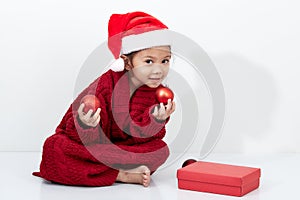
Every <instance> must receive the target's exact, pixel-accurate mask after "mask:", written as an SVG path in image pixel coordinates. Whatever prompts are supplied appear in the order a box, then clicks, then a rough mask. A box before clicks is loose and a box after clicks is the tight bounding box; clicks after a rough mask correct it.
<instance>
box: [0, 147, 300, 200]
mask: <svg viewBox="0 0 300 200" xmlns="http://www.w3.org/2000/svg"><path fill="white" fill-rule="evenodd" d="M40 156H41V154H40V153H39V152H0V159H1V164H0V169H1V170H0V179H1V180H0V199H1V200H10V199H12V200H15V199H18V200H19V199H22V200H27V199H28V200H36V199H41V200H69V199H71V200H77V199H88V200H93V199H95V200H96V199H97V200H100V199H104V200H109V199H122V200H125V199H130V200H135V199H138V200H141V199H142V200H148V199H149V200H150V199H151V200H152V199H156V200H158V199H166V200H173V199H174V200H186V199H188V200H194V199H195V200H196V199H197V200H198V199H205V200H219V199H222V200H223V199H225V200H226V199H255V200H259V199H261V200H268V199H272V200H276V199H280V200H282V199H298V198H299V196H300V195H299V189H300V187H299V179H300V154H269V155H242V154H211V155H210V156H208V157H207V158H206V159H204V160H205V161H212V162H220V163H227V164H235V165H244V166H252V167H259V168H261V169H262V177H261V185H260V187H259V189H257V190H255V191H252V192H251V193H249V194H247V195H245V196H244V197H231V196H224V195H217V194H210V193H201V192H195V191H187V190H179V189H178V188H177V179H176V170H177V168H178V167H180V165H181V163H179V162H177V163H175V164H174V165H172V166H170V167H168V168H164V169H162V170H159V171H158V172H157V173H156V174H154V175H153V176H152V182H151V185H150V187H148V188H144V187H142V186H140V185H132V184H120V183H118V184H114V185H113V186H110V187H92V188H91V187H71V186H62V185H56V184H51V183H49V182H46V181H43V180H42V179H40V178H37V177H34V176H32V175H31V173H32V172H33V171H36V170H38V167H39V162H40ZM180 162H181V161H180Z"/></svg>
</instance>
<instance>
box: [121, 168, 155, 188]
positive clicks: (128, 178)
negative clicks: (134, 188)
mask: <svg viewBox="0 0 300 200" xmlns="http://www.w3.org/2000/svg"><path fill="white" fill-rule="evenodd" d="M117 181H120V182H123V183H138V184H141V185H143V186H144V187H148V186H149V184H150V181H151V177H150V170H149V168H148V167H147V166H145V165H141V166H139V167H137V168H134V169H129V170H122V169H120V170H119V174H118V177H117Z"/></svg>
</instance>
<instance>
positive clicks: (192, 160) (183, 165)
mask: <svg viewBox="0 0 300 200" xmlns="http://www.w3.org/2000/svg"><path fill="white" fill-rule="evenodd" d="M194 162H197V160H195V159H187V160H186V161H184V162H183V164H182V167H185V166H188V165H190V164H192V163H194Z"/></svg>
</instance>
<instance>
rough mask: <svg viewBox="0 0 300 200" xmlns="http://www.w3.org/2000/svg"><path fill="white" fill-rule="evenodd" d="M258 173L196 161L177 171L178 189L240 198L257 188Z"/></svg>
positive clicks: (247, 169) (252, 169) (234, 166)
mask: <svg viewBox="0 0 300 200" xmlns="http://www.w3.org/2000/svg"><path fill="white" fill-rule="evenodd" d="M260 171H261V170H260V169H259V168H253V167H244V166H236V165H228V164H220V163H212V162H202V161H198V162H195V163H192V164H190V165H188V166H186V167H183V168H181V169H178V170H177V178H178V188H179V189H186V190H194V191H200V192H210V193H216V194H224V195H231V196H239V197H240V196H243V195H245V194H247V193H249V192H251V191H252V190H255V189H256V188H258V187H259V178H260V174H261V172H260Z"/></svg>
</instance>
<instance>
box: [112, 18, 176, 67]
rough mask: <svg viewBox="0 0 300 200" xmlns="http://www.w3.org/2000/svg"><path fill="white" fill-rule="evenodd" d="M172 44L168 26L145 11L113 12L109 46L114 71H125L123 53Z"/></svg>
mask: <svg viewBox="0 0 300 200" xmlns="http://www.w3.org/2000/svg"><path fill="white" fill-rule="evenodd" d="M163 45H171V41H170V37H169V36H168V27H167V26H166V25H165V24H163V23H162V22H161V21H159V20H158V19H156V18H155V17H153V16H151V15H149V14H147V13H144V12H130V13H126V14H113V15H111V17H110V20H109V23H108V47H109V49H110V51H111V52H112V54H113V56H114V58H115V59H116V60H115V62H114V63H113V64H112V65H111V66H110V68H111V69H112V70H113V71H123V70H124V62H123V59H122V58H120V55H121V54H129V53H131V52H134V51H139V50H143V49H147V48H151V47H155V46H163Z"/></svg>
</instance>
